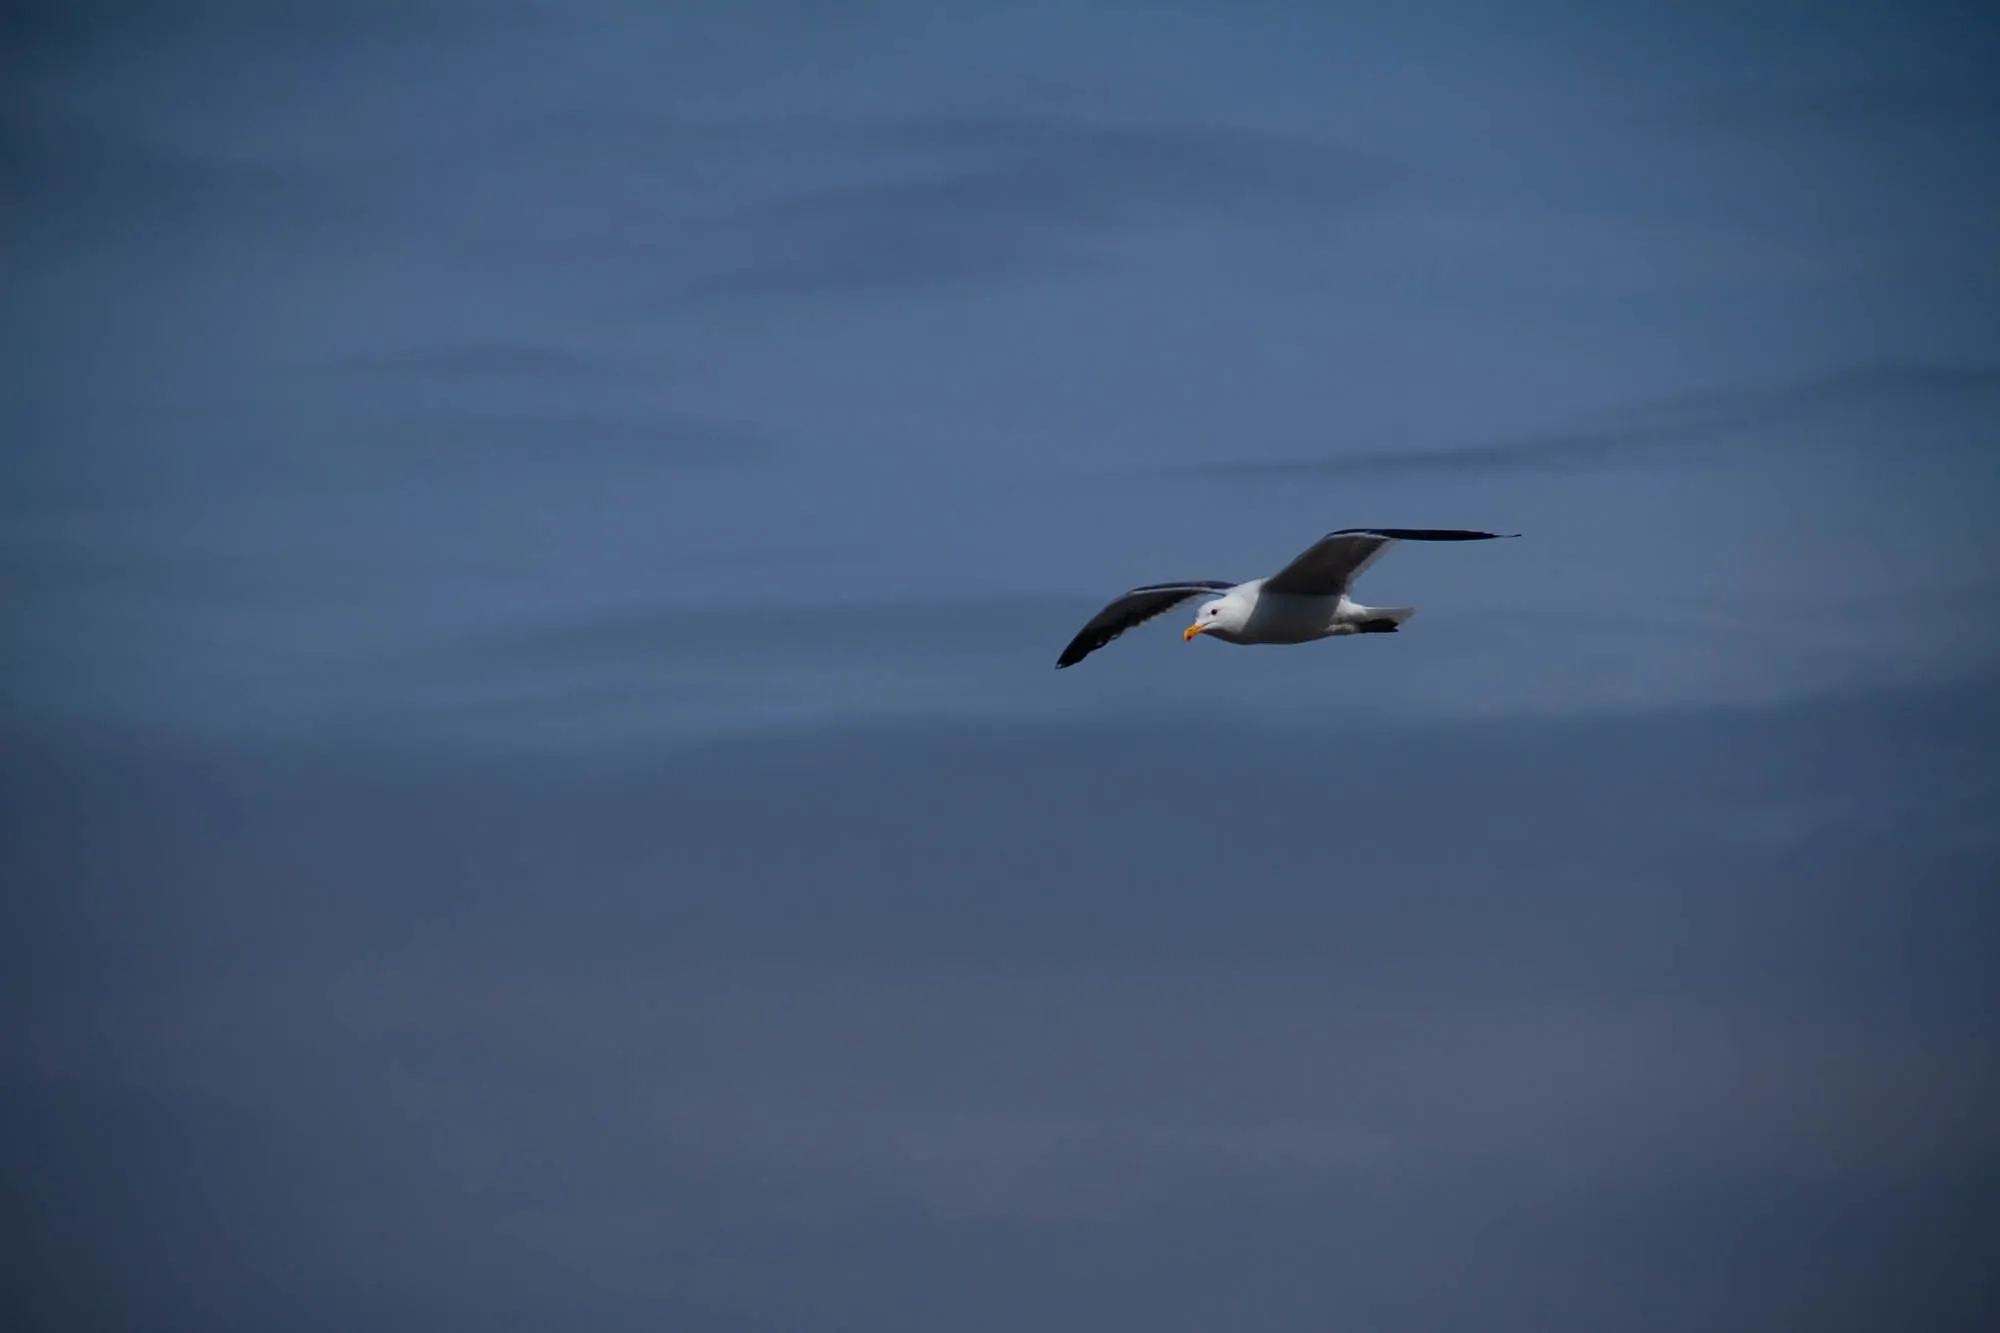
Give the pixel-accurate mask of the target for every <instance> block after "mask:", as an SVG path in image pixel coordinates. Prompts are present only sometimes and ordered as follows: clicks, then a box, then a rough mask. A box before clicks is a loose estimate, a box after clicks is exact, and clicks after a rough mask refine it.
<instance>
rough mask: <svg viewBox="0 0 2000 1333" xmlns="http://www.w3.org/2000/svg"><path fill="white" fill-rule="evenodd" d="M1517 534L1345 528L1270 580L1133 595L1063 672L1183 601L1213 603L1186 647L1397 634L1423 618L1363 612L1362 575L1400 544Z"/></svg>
mask: <svg viewBox="0 0 2000 1333" xmlns="http://www.w3.org/2000/svg"><path fill="white" fill-rule="evenodd" d="M1520 535H1521V534H1520V533H1518V532H1466V531H1462V530H1460V529H1456V528H1342V529H1341V530H1340V531H1339V532H1329V533H1328V534H1326V536H1324V537H1322V538H1320V539H1319V540H1318V541H1316V542H1314V543H1313V544H1312V545H1311V546H1308V547H1307V548H1306V549H1305V550H1303V551H1301V552H1299V554H1298V556H1297V557H1296V558H1294V559H1293V561H1292V562H1291V563H1290V564H1289V565H1286V566H1285V567H1284V568H1283V569H1281V570H1279V571H1278V572H1277V573H1275V574H1273V575H1271V576H1270V577H1269V578H1261V579H1252V580H1250V581H1249V582H1248V583H1224V582H1219V581H1217V580H1214V579H1189V580H1186V581H1184V582H1181V583H1149V584H1147V585H1146V586H1145V587H1143V588H1134V589H1132V591H1130V592H1128V593H1126V594H1125V595H1124V596H1122V597H1120V598H1118V599H1117V600H1116V601H1113V602H1112V603H1111V604H1110V605H1109V606H1106V607H1105V608H1104V609H1103V610H1102V611H1099V612H1098V613H1097V614H1096V615H1094V616H1092V617H1091V618H1090V623H1089V624H1087V625H1085V626H1084V627H1083V628H1082V629H1080V630H1078V631H1077V635H1076V637H1075V638H1074V639H1071V640H1070V641H1069V647H1067V648H1065V649H1063V651H1062V656H1061V657H1059V658H1057V659H1056V669H1057V670H1058V671H1060V670H1061V669H1062V668H1064V667H1068V666H1075V665H1076V664H1077V663H1078V662H1081V661H1082V660H1083V659H1084V658H1086V657H1088V656H1090V655H1091V654H1092V653H1094V652H1096V651H1097V650H1098V649H1099V648H1102V647H1103V646H1104V645H1105V644H1107V643H1110V642H1111V641H1112V640H1113V639H1115V638H1117V637H1118V636H1119V635H1121V634H1123V633H1124V632H1125V631H1126V630H1128V629H1131V628H1132V627H1133V626H1134V625H1143V624H1144V623H1146V622H1147V621H1148V620H1151V619H1153V617H1155V616H1160V615H1165V614H1166V613H1167V612H1168V611H1171V610H1173V609H1174V608H1175V607H1177V606H1179V605H1180V604H1181V603H1183V602H1187V601H1192V600H1193V599H1195V598H1197V597H1204V596H1206V597H1210V598H1212V599H1213V600H1211V601H1207V602H1204V603H1203V604H1202V607H1201V609H1200V610H1199V611H1197V612H1195V617H1194V624H1192V625H1189V626H1188V627H1187V629H1185V630H1184V631H1182V633H1181V638H1182V639H1183V640H1192V639H1193V638H1194V636H1195V635H1197V634H1206V635H1208V636H1209V637H1210V638H1213V639H1220V640H1222V641H1223V642H1224V643H1310V642H1311V641H1312V640H1314V639H1328V638H1332V637H1333V636H1335V635H1338V634H1394V633H1395V632H1396V630H1397V628H1398V627H1399V626H1400V625H1401V624H1402V623H1403V622H1404V621H1406V620H1408V619H1409V618H1410V617H1411V616H1413V615H1415V614H1416V613H1417V608H1415V607H1414V606H1363V605H1361V604H1360V603H1359V602H1356V601H1352V600H1350V599H1349V598H1348V596H1347V593H1348V590H1349V589H1351V588H1352V587H1353V586H1354V580H1356V579H1357V578H1359V577H1361V573H1362V571H1363V570H1365V569H1367V568H1368V566H1370V565H1372V564H1374V563H1375V562H1376V561H1377V560H1379V559H1381V558H1382V554H1383V552H1385V551H1387V550H1388V549H1389V548H1390V547H1391V546H1394V545H1395V544H1396V543H1397V542H1474V541H1488V540H1491V539H1493V538H1496V537H1518V536H1520Z"/></svg>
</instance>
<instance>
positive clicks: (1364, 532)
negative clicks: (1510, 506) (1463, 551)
mask: <svg viewBox="0 0 2000 1333" xmlns="http://www.w3.org/2000/svg"><path fill="white" fill-rule="evenodd" d="M1326 535H1327V536H1329V537H1388V538H1390V539H1392V540H1395V541H1408V542H1477V541H1487V540H1490V539H1493V538H1500V537H1518V536H1520V535H1521V534H1520V533H1518V532H1476V531H1474V530H1473V529H1471V528H1341V529H1338V530H1337V531H1334V532H1329V533H1327V534H1326Z"/></svg>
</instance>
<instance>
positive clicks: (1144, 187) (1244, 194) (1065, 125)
mask: <svg viewBox="0 0 2000 1333" xmlns="http://www.w3.org/2000/svg"><path fill="white" fill-rule="evenodd" d="M848 137H849V138H850V142H851V144H852V145H853V146H855V147H858V148H864V149H875V150H878V151H879V150H882V149H894V150H898V155H899V156H900V158H901V159H903V162H904V163H905V165H904V166H903V168H902V171H901V172H899V173H897V174H895V175H892V176H889V177H886V178H880V177H878V178H875V179H869V180H865V181H859V182H850V183H842V184H838V185H834V186H830V187H828V188H825V189H822V190H817V191H813V192H810V193H803V194H794V195H792V196H790V197H787V198H780V199H775V200H770V201H767V202H763V203H759V204H756V205H752V206H750V207H747V208H744V209H741V210H737V211H735V212H734V213H732V214H731V215H730V216H729V217H728V219H727V227H728V229H729V231H730V232H731V233H732V235H736V236H740V237H741V241H740V242H739V244H740V245H741V246H747V247H749V248H750V249H751V250H752V251H753V253H752V255H751V257H748V258H745V259H743V260H741V261H739V262H736V263H734V264H730V265H727V266H726V267H725V268H724V269H723V271H722V272H720V273H719V274H717V275H715V276H713V277H710V278H706V279H702V280H699V281H697V282H696V283H695V284H694V290H695V292H696V293H698V294H702V295H706V296H716V297H719V296H732V295H767V294H787V293H790V294H801V293H813V292H831V291H840V290H874V289H883V288H895V287H903V286H912V285H925V284H929V283H933V282H944V281H954V280H959V279H968V278H977V277H985V276H999V275H1005V274H1009V273H1017V272H1023V271H1027V270H1030V269H1040V268H1044V267H1046V266H1048V265H1051V264H1053V265H1056V266H1057V267H1063V266H1074V265H1085V264H1092V263H1096V262H1101V259H1102V256H1100V255H1098V254H1096V253H1095V252H1094V251H1093V249H1092V242H1093V241H1094V240H1096V239H1098V238H1100V237H1102V236H1103V235H1104V234H1105V233H1106V232H1108V231H1112V230H1130V231H1141V232H1143V231H1146V230H1149V229H1153V228H1158V227H1162V226H1165V225H1168V224H1171V223H1172V222H1174V221H1176V220H1178V219H1180V218H1182V217H1184V216H1186V215H1189V214H1202V213H1216V212H1221V213H1236V214H1239V215H1240V214H1244V213H1246V212H1247V213H1248V214H1249V215H1250V216H1251V217H1253V218H1257V217H1272V216H1274V217H1276V218H1277V219H1279V220H1281V221H1296V220H1299V219H1302V218H1308V217H1309V218H1311V219H1313V220H1314V221H1315V222H1316V223H1317V224H1319V225H1321V226H1330V225H1334V224H1337V223H1338V221H1339V220H1340V219H1341V218H1342V217H1343V216H1344V215H1345V214H1347V213H1348V212H1349V211H1350V210H1352V209H1353V208H1355V207H1356V206H1358V205H1359V204H1360V203H1361V202H1363V201H1365V200H1366V199H1368V198H1369V197H1371V196H1372V195H1373V194H1375V193H1376V192H1377V191H1379V189H1380V188H1381V186H1382V184H1383V173H1382V171H1381V170H1380V168H1379V167H1376V166H1374V165H1373V164H1371V163H1368V162H1367V161H1366V160H1365V159H1364V158H1362V157H1361V156H1360V155H1358V154H1350V153H1347V152H1345V151H1343V150H1341V149H1339V148H1336V147H1335V146H1333V145H1331V144H1327V143H1322V142H1316V141H1313V140H1310V139H1303V138H1292V137H1287V136H1282V135H1273V134H1262V133H1254V132H1250V131H1243V130H1229V129H1220V128H1210V127H1198V126H1189V127H1171V126H1158V125H1118V124H1111V123H1096V122H1091V121H1084V120H1076V119H1067V118H1059V117H1055V116H1044V117H1036V118H1029V117H1000V116H992V117H979V116H938V117H931V118H926V119H920V120H911V121H908V122H905V123H901V124H892V125H886V126H879V127H865V126H864V127H857V128H855V129H854V130H852V131H851V134H850V135H849V136H848ZM878 170H879V168H878ZM721 248H722V249H723V250H725V251H726V250H727V249H728V248H729V247H721Z"/></svg>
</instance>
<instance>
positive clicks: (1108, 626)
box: [1056, 579, 1236, 671]
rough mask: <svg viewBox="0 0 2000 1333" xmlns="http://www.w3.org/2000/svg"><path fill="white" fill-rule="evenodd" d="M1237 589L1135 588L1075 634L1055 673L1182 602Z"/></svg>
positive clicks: (1206, 583) (1203, 583) (1194, 582)
mask: <svg viewBox="0 0 2000 1333" xmlns="http://www.w3.org/2000/svg"><path fill="white" fill-rule="evenodd" d="M1235 586H1236V585H1235V584H1233V583H1221V582H1217V581H1216V580H1213V579H1191V580H1188V581H1186V582H1183V583H1149V584H1147V585H1146V586H1145V587H1143V588H1134V589H1132V591H1130V592H1128V593H1126V594H1124V595H1123V596H1122V597H1119V598H1118V599H1117V600H1116V601H1114V602H1112V603H1111V604H1110V605H1108V606H1106V607H1105V608H1104V609H1103V610H1102V611H1099V612H1098V613H1097V614H1096V615H1094V616H1092V617H1091V618H1090V623H1089V624H1087V625H1085V626H1084V627H1083V628H1082V629H1080V630H1078V631H1077V632H1076V637H1075V638H1074V639H1071V640H1070V641H1069V647H1067V648H1065V649H1063V650H1062V656H1061V657H1058V658H1057V659H1056V669H1057V670H1059V671H1060V670H1061V669H1062V668H1063V667H1067V666H1075V665H1076V664H1077V663H1078V662H1081V661H1082V660H1083V659H1084V658H1086V657H1088V656H1090V655H1091V654H1092V653H1094V652H1096V651H1097V650H1098V649H1099V648H1102V647H1103V646H1104V645H1105V644H1107V643H1110V642H1111V641H1112V640H1113V639H1115V638H1117V637H1118V636H1119V635H1121V634H1123V633H1124V632H1125V631H1126V630H1128V629H1131V628H1132V627H1133V626H1134V625H1143V624H1145V623H1146V622H1147V621H1148V620H1151V619H1152V618H1153V617H1154V616H1158V615H1165V614H1166V613H1167V612H1169V611H1171V610H1173V609H1174V608H1175V607H1177V606H1179V605H1180V604H1181V603H1182V602H1185V601H1188V600H1190V599H1191V598H1195V597H1213V596H1214V595H1215V594H1216V593H1219V592H1228V591H1229V590H1230V589H1231V588H1233V587H1235Z"/></svg>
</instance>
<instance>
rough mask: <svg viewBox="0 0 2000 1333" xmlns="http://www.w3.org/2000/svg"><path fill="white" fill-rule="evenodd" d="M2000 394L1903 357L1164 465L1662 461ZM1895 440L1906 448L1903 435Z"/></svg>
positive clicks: (1983, 378) (1451, 467) (1318, 467)
mask: <svg viewBox="0 0 2000 1333" xmlns="http://www.w3.org/2000/svg"><path fill="white" fill-rule="evenodd" d="M1996 392H2000V365H1996V364H1991V363H1984V362H1966V363H1924V362H1904V363H1889V364H1883V365H1877V366H1864V367H1858V368H1855V369H1850V370H1845V371H1839V372H1836V373H1833V374H1828V375H1822V376H1815V377H1813V378H1810V379H1805V380H1800V381H1796V382H1793V383H1789V384H1776V385H1742V386H1738V387H1735V388H1729V389H1719V390H1711V391H1706V392H1697V393H1688V394H1681V395H1676V396H1674V397H1671V398H1662V399H1657V400H1654V401H1652V402H1649V403H1642V404H1639V405H1636V406H1635V407H1633V408H1631V409H1629V410H1627V411H1625V412H1622V413H1619V414H1617V415H1616V416H1614V417H1613V418H1611V419H1609V420H1607V421H1605V422H1604V423H1603V424H1601V425H1594V426H1580V427H1576V428H1573V429H1568V430H1555V431H1547V432H1541V433H1537V434H1532V435H1525V436H1521V437H1518V438H1515V439H1511V440H1503V441H1499V442H1497V443H1493V444H1475V445H1466V446H1464V447H1461V448H1455V449H1408V450H1401V449H1398V450H1370V451H1360V452H1355V453H1346V454H1338V455H1332V456H1326V457H1319V458H1288V459H1275V458H1274V459H1261V460H1260V459H1239V460H1233V461H1229V462H1217V463H1196V464H1189V465H1186V466H1183V467H1177V468H1170V469H1166V470H1167V471H1169V472H1173V473H1180V474H1188V475H1195V476H1209V477H1238V478H1245V479H1254V478H1269V479H1273V480H1282V479H1285V478H1294V477H1318V476H1328V477H1331V476H1354V477H1362V476H1395V475H1402V474H1421V473H1429V472H1483V471H1511V470H1515V469H1541V468H1581V467H1592V466H1599V465H1605V464H1617V463H1635V462H1636V463H1644V462H1656V461H1660V460H1662V459H1664V458H1668V457H1673V456H1676V455H1685V454H1686V453H1687V452H1688V451H1689V450H1691V449H1693V448H1695V447H1698V446H1702V445H1712V444H1715V443H1717V442H1721V441H1727V440H1730V439H1732V438H1735V437H1740V436H1744V435H1747V434H1750V433H1752V432H1755V431H1758V430H1761V429H1764V428H1768V427H1773V426H1777V425H1780V424H1784V423H1790V422H1808V423H1809V422H1811V421H1813V420H1814V419H1816V418H1819V417H1821V416H1823V415H1825V414H1829V413H1834V412H1838V411H1842V410H1852V409H1898V410H1902V411H1906V412H1916V413H1920V412H1922V411H1923V410H1924V409H1925V408H1928V407H1933V406H1944V407H1955V406H1969V405H1976V404H1978V403H1979V402H1981V401H1984V400H1986V399H1988V398H1990V397H1991V396H1992V395H1994V394H1995V393H1996ZM1894 447H1896V448H1904V447H1909V446H1908V441H1907V440H1906V439H1902V438H1899V439H1898V440H1896V441H1895V442H1894Z"/></svg>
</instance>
